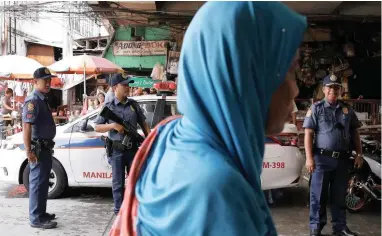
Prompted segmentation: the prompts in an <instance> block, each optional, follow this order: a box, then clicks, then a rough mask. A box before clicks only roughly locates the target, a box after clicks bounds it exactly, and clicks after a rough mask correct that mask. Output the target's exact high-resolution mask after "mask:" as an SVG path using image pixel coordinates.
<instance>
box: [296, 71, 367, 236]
mask: <svg viewBox="0 0 382 236" xmlns="http://www.w3.org/2000/svg"><path fill="white" fill-rule="evenodd" d="M323 85H324V94H325V99H324V100H322V101H320V102H317V103H315V104H313V105H312V107H311V108H310V110H309V111H308V112H307V114H306V118H305V121H304V125H303V127H304V128H305V151H306V167H307V169H308V171H309V172H310V173H311V174H312V176H311V185H310V216H309V218H310V235H312V236H319V235H321V230H322V228H323V227H324V226H325V224H326V202H327V198H328V191H329V189H330V196H331V213H332V223H333V235H337V236H353V235H356V234H355V233H353V232H351V231H350V230H349V229H348V228H347V226H346V208H345V195H346V189H347V181H348V173H347V171H348V164H349V160H348V159H349V157H350V144H351V143H353V144H354V147H355V149H356V152H357V157H356V159H355V166H356V167H359V168H360V167H361V166H362V162H363V158H362V149H361V140H360V137H359V133H358V131H357V129H358V128H359V122H358V119H357V116H356V114H355V112H354V110H353V109H352V108H351V107H350V106H349V105H348V104H345V103H344V102H341V101H338V100H337V98H338V96H339V94H340V89H341V82H340V81H339V79H338V78H337V77H336V76H335V75H329V76H327V77H325V78H324V81H323ZM313 137H314V143H313Z"/></svg>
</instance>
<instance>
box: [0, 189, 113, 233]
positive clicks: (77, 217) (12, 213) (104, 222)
mask: <svg viewBox="0 0 382 236" xmlns="http://www.w3.org/2000/svg"><path fill="white" fill-rule="evenodd" d="M0 189H2V190H4V189H8V188H7V186H5V185H4V184H1V183H0ZM4 192H5V191H3V193H4ZM47 210H48V212H49V213H55V214H56V215H57V219H56V221H57V222H58V226H57V228H55V229H49V230H41V229H34V228H32V227H30V226H29V219H28V198H24V197H23V198H7V197H6V196H4V194H3V195H2V196H0V232H1V233H0V234H1V235H4V236H24V235H28V236H35V235H38V236H48V235H49V236H51V235H54V236H68V235H71V236H72V235H73V236H101V235H108V230H107V228H108V225H109V222H110V220H111V218H112V216H113V203H112V199H110V198H109V199H103V198H102V197H99V196H95V197H87V198H80V199H73V198H63V199H55V200H48V209H47Z"/></svg>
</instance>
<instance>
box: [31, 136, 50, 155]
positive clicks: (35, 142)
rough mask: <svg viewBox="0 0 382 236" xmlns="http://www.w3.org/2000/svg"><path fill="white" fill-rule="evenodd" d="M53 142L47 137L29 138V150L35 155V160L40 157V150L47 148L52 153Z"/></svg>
mask: <svg viewBox="0 0 382 236" xmlns="http://www.w3.org/2000/svg"><path fill="white" fill-rule="evenodd" d="M54 145H55V142H53V140H47V139H32V140H31V151H32V152H33V153H34V154H35V155H36V157H37V160H38V159H39V157H40V154H41V152H42V150H44V149H48V150H49V151H50V152H51V154H53V148H54Z"/></svg>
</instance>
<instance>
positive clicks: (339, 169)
mask: <svg viewBox="0 0 382 236" xmlns="http://www.w3.org/2000/svg"><path fill="white" fill-rule="evenodd" d="M314 160H315V164H316V169H315V170H314V172H313V173H312V178H311V185H310V214H309V218H310V224H309V226H310V228H311V229H322V228H323V227H324V226H325V225H326V222H327V214H326V205H327V202H328V198H329V196H330V203H331V205H330V210H331V214H332V227H333V231H341V230H343V229H344V228H345V227H346V205H345V197H346V190H347V184H348V167H349V160H337V159H334V158H332V157H326V156H320V155H316V156H315V157H314Z"/></svg>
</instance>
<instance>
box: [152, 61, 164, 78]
mask: <svg viewBox="0 0 382 236" xmlns="http://www.w3.org/2000/svg"><path fill="white" fill-rule="evenodd" d="M163 74H165V71H164V67H163V66H162V65H161V64H160V63H157V64H155V66H154V68H153V70H152V72H151V75H150V77H151V78H153V79H154V80H162V79H163Z"/></svg>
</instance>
